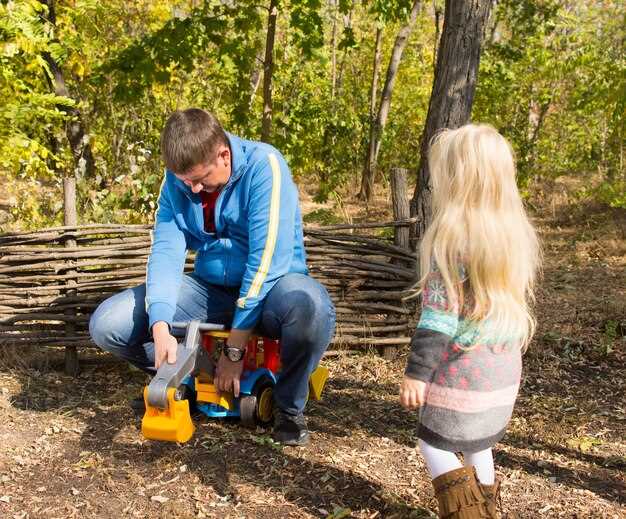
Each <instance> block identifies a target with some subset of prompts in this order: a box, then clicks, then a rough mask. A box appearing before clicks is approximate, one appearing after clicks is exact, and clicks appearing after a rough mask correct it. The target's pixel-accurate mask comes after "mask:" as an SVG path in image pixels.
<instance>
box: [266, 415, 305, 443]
mask: <svg viewBox="0 0 626 519" xmlns="http://www.w3.org/2000/svg"><path fill="white" fill-rule="evenodd" d="M272 438H273V439H274V441H275V442H278V443H282V444H283V445H290V446H303V445H307V444H308V443H309V430H308V429H307V426H306V420H305V419H304V415H303V414H302V413H300V414H298V415H296V416H294V415H290V414H286V413H284V412H282V411H281V410H279V409H276V412H275V414H274V430H273V432H272Z"/></svg>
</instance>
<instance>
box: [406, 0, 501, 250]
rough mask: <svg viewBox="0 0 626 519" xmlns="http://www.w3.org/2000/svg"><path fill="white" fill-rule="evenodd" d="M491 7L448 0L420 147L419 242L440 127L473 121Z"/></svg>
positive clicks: (414, 212) (478, 0) (474, 0)
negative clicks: (432, 143) (432, 154)
mask: <svg viewBox="0 0 626 519" xmlns="http://www.w3.org/2000/svg"><path fill="white" fill-rule="evenodd" d="M490 7H491V0H446V6H445V12H444V20H443V31H442V34H441V42H440V45H439V50H438V53H437V67H436V69H435V80H434V82H433V89H432V93H431V96H430V103H429V105H428V115H427V117H426V125H425V126H424V131H423V133H422V139H421V145H420V163H419V169H418V174H417V184H416V186H415V192H414V194H413V199H412V200H411V216H415V217H417V222H416V223H415V227H414V228H413V229H412V233H411V234H412V236H413V237H414V239H415V242H414V243H413V245H416V244H417V241H419V239H421V237H422V236H423V234H424V231H425V230H426V228H427V227H428V224H429V223H430V218H431V185H430V171H429V169H428V157H427V153H428V147H429V144H430V141H431V139H432V138H433V136H434V135H435V134H436V133H437V131H439V130H441V129H442V128H458V127H459V126H462V125H464V124H466V123H467V122H468V121H469V119H470V115H471V112H472V103H473V101H474V92H475V91H476V77H477V75H478V66H479V62H480V50H481V44H482V40H483V35H484V31H485V26H486V24H487V20H488V18H489V10H490Z"/></svg>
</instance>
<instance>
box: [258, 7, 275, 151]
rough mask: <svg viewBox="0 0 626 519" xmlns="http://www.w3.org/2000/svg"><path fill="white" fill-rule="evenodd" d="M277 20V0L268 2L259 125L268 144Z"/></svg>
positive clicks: (262, 137) (270, 125) (262, 136)
mask: <svg viewBox="0 0 626 519" xmlns="http://www.w3.org/2000/svg"><path fill="white" fill-rule="evenodd" d="M277 18H278V0H270V7H269V13H268V17H267V39H266V40H265V60H264V61H263V122H262V124H261V140H262V141H263V142H269V140H270V133H271V129H272V74H273V73H274V38H275V36H276V19H277Z"/></svg>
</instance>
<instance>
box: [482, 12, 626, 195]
mask: <svg viewBox="0 0 626 519" xmlns="http://www.w3.org/2000/svg"><path fill="white" fill-rule="evenodd" d="M495 20H497V21H498V24H497V26H496V27H495V29H492V31H491V34H492V35H493V38H492V40H491V41H488V42H487V44H486V46H485V51H484V53H483V56H482V58H481V69H480V75H479V83H478V91H477V94H476V101H475V103H474V110H473V117H474V119H475V120H480V121H485V122H490V123H491V124H493V125H494V126H496V127H497V128H498V129H499V130H501V131H502V132H503V133H504V134H505V135H506V136H507V137H508V138H509V140H510V141H511V142H512V144H513V147H514V148H515V151H516V154H517V160H518V169H519V174H520V180H521V183H522V184H526V183H527V182H528V181H529V180H531V179H533V178H535V177H537V176H545V177H550V178H554V177H556V176H559V175H564V174H567V175H572V174H574V175H585V176H587V177H591V175H593V174H594V173H596V172H599V173H601V175H603V176H604V181H603V183H602V186H601V188H599V189H598V190H597V191H596V192H597V194H598V195H599V196H600V198H601V199H603V200H605V201H607V202H609V203H612V204H617V205H619V204H620V201H619V200H620V198H621V197H620V195H619V191H620V189H622V190H623V185H624V181H626V177H624V174H625V172H624V165H623V159H622V158H621V157H622V156H623V145H624V115H625V110H624V108H625V105H624V103H625V101H624V99H625V96H624V92H625V89H624V78H625V77H626V67H625V63H626V62H625V60H624V55H623V49H622V47H623V26H622V25H621V24H622V22H623V21H624V12H623V9H622V10H621V11H620V10H619V8H618V7H613V8H612V9H611V8H609V9H607V8H606V6H604V5H603V3H602V2H590V3H580V4H579V5H577V6H576V9H574V10H567V9H565V8H564V7H562V6H561V4H559V3H557V2H555V1H552V0H549V1H540V0H523V1H521V2H520V1H513V0H506V1H502V2H499V3H498V9H497V11H496V13H495ZM599 27H602V30H599ZM590 188H591V186H590Z"/></svg>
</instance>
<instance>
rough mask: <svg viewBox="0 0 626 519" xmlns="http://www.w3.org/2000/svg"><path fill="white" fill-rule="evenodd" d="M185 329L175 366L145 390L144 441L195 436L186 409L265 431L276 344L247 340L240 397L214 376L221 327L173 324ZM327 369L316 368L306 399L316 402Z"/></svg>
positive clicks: (269, 418)
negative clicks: (221, 387)
mask: <svg viewBox="0 0 626 519" xmlns="http://www.w3.org/2000/svg"><path fill="white" fill-rule="evenodd" d="M172 328H174V329H179V330H185V336H184V340H183V341H182V342H180V343H179V344H178V350H177V353H176V362H175V363H174V364H168V363H164V364H162V365H161V367H160V368H159V369H158V371H157V373H156V375H155V376H154V378H153V379H152V380H151V382H150V384H149V385H148V386H146V387H145V388H144V401H145V404H146V411H145V414H144V416H143V419H142V422H141V431H142V434H143V436H144V437H145V438H148V439H151V440H163V441H173V442H180V443H184V442H186V441H189V439H190V438H191V437H192V435H193V432H194V425H193V421H192V420H191V409H192V407H195V409H197V410H198V411H200V412H202V413H203V414H205V415H207V416H209V417H212V418H220V417H238V418H239V419H240V420H241V422H242V424H244V425H246V426H248V427H255V426H257V425H260V426H262V427H267V426H268V425H270V423H271V422H272V419H273V402H274V399H273V389H274V386H275V385H276V380H277V378H278V376H279V374H280V341H278V340H275V339H269V338H267V337H259V336H253V337H251V338H250V341H249V343H248V347H247V349H246V354H245V357H244V360H243V362H244V368H243V373H242V377H241V381H240V390H239V393H240V394H239V397H237V398H235V397H234V395H233V394H232V393H220V392H219V391H218V390H217V389H216V388H215V386H214V385H213V375H214V372H215V367H216V365H217V360H218V358H219V355H220V353H221V348H222V347H223V345H224V342H225V340H226V338H227V337H228V331H226V330H225V329H224V327H223V326H222V325H218V324H211V323H201V322H200V321H190V322H188V323H173V324H172ZM327 379H328V370H327V369H326V368H325V367H323V366H318V367H317V369H316V370H315V371H314V372H313V373H312V374H311V378H310V379H309V398H312V399H315V400H319V399H320V398H321V394H322V390H323V388H324V385H325V383H326V380H327Z"/></svg>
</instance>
